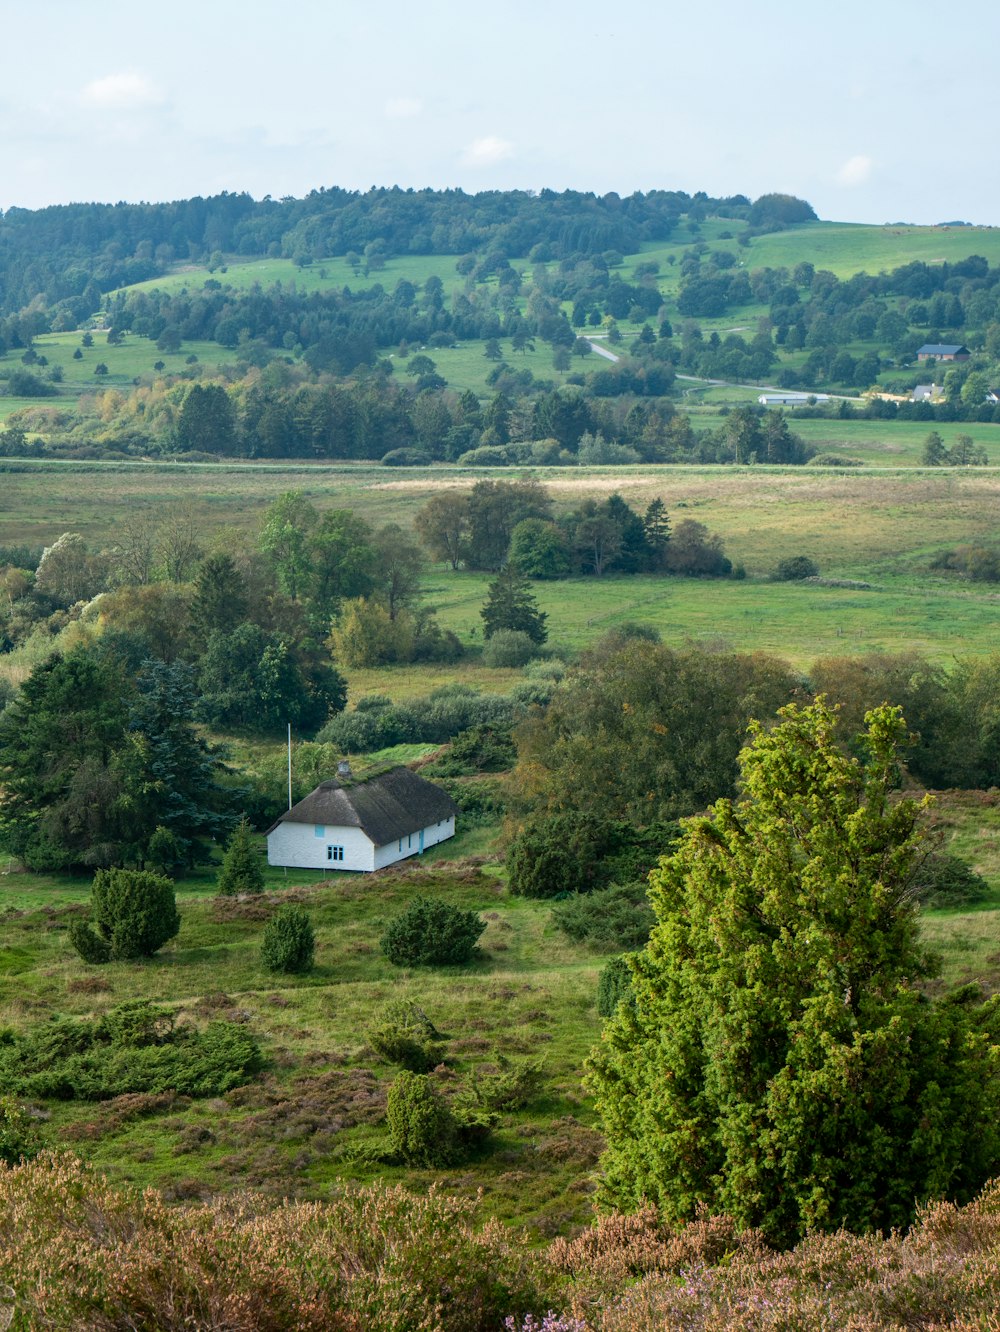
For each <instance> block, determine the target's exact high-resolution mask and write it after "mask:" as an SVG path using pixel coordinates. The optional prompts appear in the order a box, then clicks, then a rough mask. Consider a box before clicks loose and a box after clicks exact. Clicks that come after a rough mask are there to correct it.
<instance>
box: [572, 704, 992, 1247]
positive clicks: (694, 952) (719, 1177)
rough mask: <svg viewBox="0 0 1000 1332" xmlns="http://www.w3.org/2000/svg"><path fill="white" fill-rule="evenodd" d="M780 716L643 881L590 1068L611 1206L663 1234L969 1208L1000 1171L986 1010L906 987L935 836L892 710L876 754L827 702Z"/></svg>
mask: <svg viewBox="0 0 1000 1332" xmlns="http://www.w3.org/2000/svg"><path fill="white" fill-rule="evenodd" d="M781 717H782V721H781V723H780V725H778V726H777V727H776V728H775V729H773V730H772V731H770V732H765V731H764V730H763V729H762V728H761V727H759V726H758V727H755V728H754V736H753V739H752V742H751V743H750V745H748V747H747V748H746V749H745V750H744V751H743V753H742V754H741V756H740V767H741V777H742V785H741V789H742V792H743V794H742V798H741V799H740V801H739V803H738V804H735V805H734V804H733V803H731V802H730V801H728V800H720V801H718V802H717V803H716V804H715V805H714V807H713V808H712V810H711V811H710V813H709V815H708V817H701V818H694V819H690V820H688V821H687V824H686V826H685V836H684V839H683V841H682V842H681V844H680V846H679V847H678V848H677V850H676V851H675V852H674V854H673V855H672V856H671V857H669V859H667V860H665V861H664V862H663V865H662V867H661V868H660V869H659V870H657V871H655V872H654V874H653V875H652V885H653V886H652V889H651V900H652V902H653V907H654V910H655V912H656V916H657V925H656V928H655V929H654V931H653V935H652V937H651V939H650V943H649V945H648V947H647V948H646V949H645V950H644V951H643V952H641V953H639V954H637V955H635V957H634V960H633V972H634V979H633V988H634V992H635V1000H636V1002H635V1006H634V1007H632V1006H622V1007H620V1008H619V1009H618V1010H617V1012H616V1014H615V1016H614V1017H613V1018H612V1020H611V1022H610V1024H609V1026H608V1028H607V1030H606V1032H605V1038H604V1041H603V1042H602V1044H601V1046H600V1048H599V1049H597V1050H595V1051H594V1053H593V1055H592V1057H591V1062H590V1074H589V1077H590V1083H591V1086H592V1087H593V1089H594V1091H595V1093H596V1096H597V1101H598V1108H599V1111H600V1113H601V1115H602V1118H603V1121H604V1127H605V1132H606V1136H607V1139H608V1144H609V1146H608V1151H607V1154H606V1156H605V1158H604V1168H605V1177H604V1191H605V1197H606V1198H608V1199H612V1200H615V1201H617V1202H618V1203H619V1204H621V1205H625V1206H635V1205H637V1204H638V1203H639V1202H640V1201H641V1200H643V1199H648V1200H650V1201H653V1202H655V1203H656V1205H657V1206H658V1207H659V1208H660V1209H661V1212H662V1214H663V1216H664V1217H665V1218H666V1219H667V1220H668V1221H679V1220H681V1219H683V1218H684V1217H688V1216H691V1215H693V1214H694V1212H695V1211H696V1209H697V1208H698V1207H699V1206H700V1205H707V1206H708V1207H711V1208H713V1209H718V1210H722V1211H725V1212H726V1213H728V1214H729V1215H730V1216H732V1217H733V1219H734V1220H735V1221H736V1223H737V1224H738V1225H740V1226H759V1227H761V1229H762V1230H763V1232H764V1233H765V1235H767V1236H768V1237H770V1238H771V1239H773V1240H775V1241H777V1242H780V1243H789V1242H790V1241H793V1240H794V1239H795V1238H796V1237H797V1236H799V1235H801V1234H802V1233H803V1232H804V1231H805V1230H807V1229H814V1230H826V1229H836V1228H837V1227H840V1226H843V1227H847V1228H850V1229H854V1230H867V1229H885V1230H888V1229H889V1228H891V1227H897V1226H899V1227H902V1226H905V1225H907V1224H909V1222H910V1221H911V1220H912V1219H913V1216H914V1213H915V1210H916V1207H917V1206H918V1204H920V1203H921V1202H924V1201H926V1200H927V1199H930V1198H936V1197H941V1196H948V1197H951V1198H954V1199H957V1200H964V1199H967V1198H970V1197H972V1196H973V1195H974V1193H975V1191H976V1190H977V1189H978V1188H980V1187H981V1186H982V1184H983V1183H984V1181H985V1180H986V1179H988V1178H989V1177H990V1176H991V1175H992V1174H995V1173H996V1171H997V1169H998V1167H1000V1132H998V1127H997V1125H998V1111H1000V1081H998V1079H997V1076H996V1074H997V1068H996V1060H997V1052H996V1036H997V1023H998V1014H997V1012H996V1004H995V1001H991V1002H990V1003H989V1004H987V1005H984V1006H982V1007H980V1005H978V1004H977V1003H976V1002H975V1000H974V997H973V995H972V993H971V992H970V991H960V992H959V993H958V994H957V995H955V996H952V997H950V998H948V999H946V1000H944V1001H941V1002H938V1003H934V1002H931V1001H929V1000H928V999H927V998H926V997H925V996H924V995H923V994H922V993H921V992H920V991H919V990H918V989H917V988H916V984H915V982H916V981H917V980H918V979H919V978H921V977H923V976H925V975H927V974H928V972H929V969H930V962H929V959H928V958H927V957H926V955H925V954H924V953H923V952H922V951H921V949H920V948H919V946H918V941H917V928H916V922H915V918H914V916H913V914H912V912H911V910H910V909H909V907H908V905H907V889H908V885H909V881H910V878H911V876H912V871H913V867H914V864H915V861H916V859H917V858H918V857H919V855H920V852H921V848H922V845H923V843H924V840H925V836H926V834H925V833H924V832H923V831H922V829H921V824H920V807H918V806H917V805H916V804H915V803H914V802H913V801H912V800H908V799H903V800H900V799H896V798H895V797H894V796H893V794H892V792H893V787H894V784H895V781H896V774H897V770H898V760H897V754H896V744H897V742H898V740H899V739H900V738H901V737H902V736H903V735H904V734H905V728H904V727H903V724H902V722H901V719H900V717H899V714H898V711H897V710H893V709H891V708H879V709H876V710H875V711H874V712H873V713H871V714H870V717H869V723H868V730H867V738H866V752H865V761H864V763H862V762H860V761H859V760H856V759H851V758H848V757H847V756H846V755H845V754H844V753H843V751H842V750H841V749H840V748H839V747H838V745H837V743H836V739H835V735H834V719H833V715H832V714H831V713H830V712H829V711H828V709H827V708H826V707H825V706H824V705H823V704H822V703H817V704H815V705H813V706H812V707H809V708H804V709H799V708H796V707H793V706H789V707H787V708H784V709H782V712H781ZM653 1125H655V1129H654V1128H653ZM692 1142H696V1143H697V1144H698V1150H697V1152H696V1153H692V1151H691V1150H690V1144H691V1143H692Z"/></svg>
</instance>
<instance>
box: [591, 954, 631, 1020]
mask: <svg viewBox="0 0 1000 1332" xmlns="http://www.w3.org/2000/svg"><path fill="white" fill-rule="evenodd" d="M623 999H629V1000H631V999H632V973H631V971H630V970H629V966H628V963H627V962H626V961H625V958H624V957H613V958H612V959H611V960H610V962H606V963H605V965H604V966H603V967H602V968H601V974H600V976H599V977H598V980H597V1011H598V1013H600V1015H601V1017H603V1018H608V1017H612V1016H613V1015H614V1013H615V1011H616V1010H617V1008H618V1005H619V1004H620V1003H621V1002H622V1000H623Z"/></svg>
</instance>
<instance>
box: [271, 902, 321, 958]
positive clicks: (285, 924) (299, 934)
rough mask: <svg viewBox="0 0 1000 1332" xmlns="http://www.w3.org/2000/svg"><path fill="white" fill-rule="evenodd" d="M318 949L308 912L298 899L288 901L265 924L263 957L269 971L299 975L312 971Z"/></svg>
mask: <svg viewBox="0 0 1000 1332" xmlns="http://www.w3.org/2000/svg"><path fill="white" fill-rule="evenodd" d="M315 948H316V936H315V934H314V933H313V927H312V921H311V920H310V919H309V916H308V914H307V913H306V912H305V911H303V910H302V908H301V907H300V906H296V905H295V903H294V902H286V903H284V905H283V906H280V907H279V908H278V910H277V911H276V912H275V914H274V915H273V916H272V917H271V919H270V920H269V921H268V922H267V924H266V925H265V926H264V933H263V936H262V938H261V943H260V959H261V961H262V962H263V963H264V966H265V967H267V969H268V971H281V972H285V973H286V974H288V975H299V974H302V973H303V972H306V971H312V968H313V955H314V953H315Z"/></svg>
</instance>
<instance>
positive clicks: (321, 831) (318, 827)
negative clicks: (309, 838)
mask: <svg viewBox="0 0 1000 1332" xmlns="http://www.w3.org/2000/svg"><path fill="white" fill-rule="evenodd" d="M313 836H314V837H325V836H326V828H325V826H324V825H323V824H322V823H317V824H314V825H313Z"/></svg>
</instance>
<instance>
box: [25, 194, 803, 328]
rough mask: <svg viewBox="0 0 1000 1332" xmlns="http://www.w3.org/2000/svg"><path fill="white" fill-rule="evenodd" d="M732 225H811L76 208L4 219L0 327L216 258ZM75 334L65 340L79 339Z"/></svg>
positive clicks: (649, 216) (666, 218) (689, 206)
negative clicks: (14, 317)
mask: <svg viewBox="0 0 1000 1332" xmlns="http://www.w3.org/2000/svg"><path fill="white" fill-rule="evenodd" d="M710 214H711V215H713V216H716V217H727V218H732V219H733V220H734V222H737V223H742V224H743V225H744V226H746V227H748V228H750V229H760V230H770V229H774V228H776V227H782V226H786V225H788V224H790V223H794V222H804V221H810V220H813V219H814V218H815V216H816V215H815V213H814V212H813V209H812V208H811V206H810V205H809V204H808V203H805V202H804V201H802V200H799V199H793V198H791V197H790V196H787V195H776V194H771V195H764V196H762V197H761V198H760V199H758V200H756V201H755V202H754V203H751V202H750V200H749V199H748V198H746V196H745V195H742V194H736V195H733V196H732V197H730V198H725V199H715V198H711V197H710V196H709V195H707V194H704V193H702V192H698V193H696V194H694V195H690V194H686V193H684V192H683V191H680V190H655V191H651V192H649V193H647V194H642V193H635V194H631V195H628V196H627V197H626V198H622V197H620V196H619V195H617V194H605V195H595V194H588V193H579V192H577V191H573V190H567V191H564V192H563V193H556V192H554V191H552V190H542V191H541V192H540V193H539V194H534V193H531V192H527V191H521V190H512V191H488V192H484V193H482V194H466V193H465V192H464V191H462V190H402V189H399V188H398V187H395V188H392V189H371V190H368V191H367V192H366V193H364V194H361V193H357V192H354V191H350V190H343V189H338V188H331V189H319V190H314V191H312V192H311V193H310V194H308V195H306V197H305V198H303V199H290V198H289V199H281V200H274V199H271V198H265V199H262V200H259V201H257V200H254V199H252V198H251V197H250V195H249V194H229V193H223V194H219V195H214V196H212V197H210V198H207V199H203V198H194V199H184V200H180V201H177V202H173V203H162V204H145V203H139V204H127V203H117V204H98V203H86V204H83V203H74V204H66V205H60V206H57V207H51V208H43V209H39V210H37V211H31V210H28V209H22V208H11V209H9V210H8V211H7V212H6V213H5V214H3V215H0V313H6V314H10V313H13V312H16V311H18V310H23V309H24V308H25V307H27V306H29V305H30V304H31V303H32V302H34V301H39V302H40V304H42V305H43V306H45V307H46V308H47V309H48V310H50V311H54V312H55V313H56V314H58V313H59V312H60V311H64V312H65V316H66V319H67V321H68V320H73V321H74V324H75V322H78V321H79V320H80V319H82V318H84V317H85V316H86V315H88V314H90V313H91V312H92V311H93V310H94V309H95V308H96V307H97V305H98V304H99V302H100V297H101V294H102V293H104V292H106V291H110V290H113V289H114V288H117V287H122V286H127V285H129V284H131V283H134V282H140V281H143V280H145V279H147V278H152V277H157V276H159V275H160V274H161V273H162V272H164V271H165V269H166V266H167V265H168V264H170V263H173V262H176V261H179V260H186V259H191V260H196V261H198V260H204V259H207V258H209V257H210V256H211V255H213V254H215V253H219V254H222V253H226V254H237V255H243V256H247V257H249V256H264V255H271V256H281V257H284V258H290V259H295V260H297V261H299V262H304V263H311V262H313V261H317V260H322V259H325V258H330V257H332V256H336V255H347V254H350V253H352V252H354V253H357V254H359V255H362V256H364V257H365V258H368V259H372V258H375V259H376V261H377V260H378V258H379V257H382V258H384V257H387V256H391V255H397V254H465V253H470V252H474V251H479V250H483V249H488V250H489V251H491V252H493V253H494V254H496V255H497V256H503V257H506V258H525V257H528V256H529V255H531V254H532V251H536V253H535V254H534V256H533V257H534V258H535V259H537V260H546V259H563V258H565V257H567V256H568V255H570V254H583V255H592V254H600V253H603V252H604V251H608V250H615V251H620V252H622V253H631V252H634V251H637V250H638V249H639V248H640V244H641V243H642V242H643V241H657V240H668V239H669V238H670V236H671V233H672V231H673V229H674V227H675V226H676V225H677V222H678V220H679V219H680V218H681V217H682V216H686V217H687V218H688V219H695V220H697V219H698V218H699V217H705V216H708V215H710ZM74 324H68V326H74Z"/></svg>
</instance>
